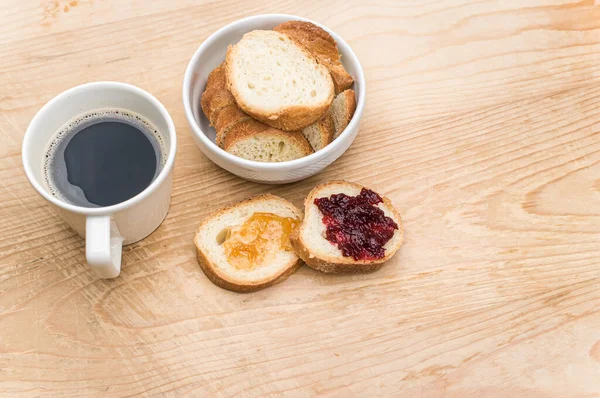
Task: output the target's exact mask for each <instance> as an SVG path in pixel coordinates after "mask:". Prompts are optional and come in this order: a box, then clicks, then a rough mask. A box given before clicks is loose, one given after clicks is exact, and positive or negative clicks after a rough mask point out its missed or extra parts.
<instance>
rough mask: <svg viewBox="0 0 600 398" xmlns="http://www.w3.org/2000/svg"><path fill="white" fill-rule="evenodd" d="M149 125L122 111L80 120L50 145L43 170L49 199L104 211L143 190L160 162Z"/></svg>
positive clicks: (160, 153) (160, 154) (158, 141)
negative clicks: (52, 198)
mask: <svg viewBox="0 0 600 398" xmlns="http://www.w3.org/2000/svg"><path fill="white" fill-rule="evenodd" d="M162 146H163V145H162V141H161V139H160V135H159V134H158V133H157V132H156V130H155V129H154V128H153V126H152V125H150V123H148V122H147V121H145V120H144V119H142V118H141V117H140V116H138V115H135V114H132V113H130V112H127V111H121V110H110V111H108V110H105V111H99V112H92V113H90V114H86V115H83V116H81V117H79V118H77V119H76V120H75V121H73V122H71V123H70V124H69V125H68V126H66V127H65V128H63V129H62V130H61V131H60V132H59V133H58V134H57V135H56V137H55V139H54V140H53V141H52V143H51V144H50V147H49V149H48V151H47V155H46V162H45V167H44V172H45V177H46V182H47V184H48V187H49V188H50V191H51V192H52V194H53V195H55V196H56V197H58V198H59V199H61V200H65V201H67V202H69V203H72V204H75V205H77V206H84V207H104V206H111V205H115V204H117V203H121V202H124V201H126V200H128V199H130V198H132V197H134V196H135V195H137V194H139V193H140V192H142V191H143V190H144V189H146V188H147V187H148V186H149V185H150V184H151V183H152V181H153V180H154V178H156V176H157V175H158V172H159V171H160V168H161V167H162V163H163V153H164V151H163V150H162Z"/></svg>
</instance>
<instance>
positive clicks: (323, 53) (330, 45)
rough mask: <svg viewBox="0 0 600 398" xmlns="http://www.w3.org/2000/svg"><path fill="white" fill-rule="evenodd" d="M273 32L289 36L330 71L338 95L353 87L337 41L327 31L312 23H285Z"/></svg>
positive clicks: (352, 80)
mask: <svg viewBox="0 0 600 398" xmlns="http://www.w3.org/2000/svg"><path fill="white" fill-rule="evenodd" d="M273 30H274V31H277V32H281V33H285V34H286V35H288V36H289V37H290V38H291V39H292V40H294V41H295V42H296V43H298V44H300V45H302V46H303V47H305V48H306V49H307V50H308V51H309V52H310V53H311V54H312V55H314V56H315V57H316V58H317V60H318V61H319V62H320V63H321V64H323V65H325V66H326V67H327V69H329V72H330V73H331V77H332V78H333V84H334V86H335V93H336V94H338V93H341V92H342V91H344V90H346V89H349V88H350V87H351V86H352V83H354V79H353V78H352V76H350V74H349V73H348V72H347V71H346V69H345V68H344V65H342V63H341V61H340V57H341V56H340V53H339V51H338V48H337V44H336V42H335V40H334V39H333V37H331V35H330V34H329V33H327V32H326V31H325V30H323V29H322V28H320V27H318V26H317V25H315V24H313V23H311V22H304V21H288V22H284V23H282V24H280V25H277V26H276V27H274V28H273Z"/></svg>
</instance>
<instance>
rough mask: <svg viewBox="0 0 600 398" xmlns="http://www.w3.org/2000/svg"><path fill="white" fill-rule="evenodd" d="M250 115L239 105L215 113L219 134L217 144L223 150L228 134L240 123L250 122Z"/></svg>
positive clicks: (216, 127)
mask: <svg viewBox="0 0 600 398" xmlns="http://www.w3.org/2000/svg"><path fill="white" fill-rule="evenodd" d="M250 119H251V117H250V115H248V114H246V113H244V112H242V111H241V110H240V108H238V107H237V105H235V104H233V105H229V106H226V107H225V108H223V109H221V110H220V111H218V112H215V123H214V127H215V130H216V132H217V136H216V142H217V145H218V146H220V147H221V148H223V147H224V144H225V137H227V133H228V132H229V131H230V130H231V129H232V128H233V127H234V126H235V125H237V124H238V123H241V122H244V121H247V120H250Z"/></svg>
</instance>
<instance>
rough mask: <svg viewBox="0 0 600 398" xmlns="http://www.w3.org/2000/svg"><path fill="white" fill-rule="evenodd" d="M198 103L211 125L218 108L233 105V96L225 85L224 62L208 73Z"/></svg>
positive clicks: (214, 121)
mask: <svg viewBox="0 0 600 398" xmlns="http://www.w3.org/2000/svg"><path fill="white" fill-rule="evenodd" d="M200 105H201V106H202V111H203V112H204V114H205V115H206V118H207V119H208V121H209V122H210V125H211V126H215V123H216V117H217V116H218V112H219V111H220V110H222V109H223V108H225V107H228V106H232V105H233V106H235V98H233V95H231V93H230V92H229V91H228V90H227V86H226V85H225V66H224V64H221V65H219V66H218V67H217V68H216V69H215V70H213V71H212V72H210V74H209V75H208V79H207V81H206V88H205V89H204V92H203V93H202V98H201V99H200Z"/></svg>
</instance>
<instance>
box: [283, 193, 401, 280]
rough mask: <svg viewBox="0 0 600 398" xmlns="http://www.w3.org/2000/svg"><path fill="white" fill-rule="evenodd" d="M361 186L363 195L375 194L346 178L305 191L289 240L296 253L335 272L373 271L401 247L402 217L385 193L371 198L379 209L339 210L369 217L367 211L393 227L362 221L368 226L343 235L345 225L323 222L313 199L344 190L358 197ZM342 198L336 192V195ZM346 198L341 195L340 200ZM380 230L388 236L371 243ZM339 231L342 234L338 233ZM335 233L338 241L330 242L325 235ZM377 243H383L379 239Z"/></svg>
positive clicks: (331, 196) (344, 214)
mask: <svg viewBox="0 0 600 398" xmlns="http://www.w3.org/2000/svg"><path fill="white" fill-rule="evenodd" d="M363 189H364V190H365V194H364V195H365V196H367V195H368V197H369V198H375V196H374V195H376V194H375V193H374V192H373V191H370V190H368V189H367V188H364V187H363V186H361V185H359V184H355V183H351V182H347V181H330V182H327V183H324V184H321V185H318V186H317V187H315V188H314V189H313V190H312V191H311V192H310V193H309V195H308V197H307V198H306V200H305V202H304V220H303V221H302V223H301V224H300V225H299V226H298V227H297V228H296V229H295V230H294V232H293V233H292V235H291V237H290V240H291V242H292V246H293V247H294V249H295V250H296V253H297V254H298V256H299V257H300V258H301V259H302V260H303V261H304V262H305V263H306V264H307V265H308V266H310V267H311V268H314V269H317V270H319V271H323V272H327V273H334V274H348V273H365V272H373V271H376V270H378V269H379V268H381V267H382V266H383V264H384V263H385V262H386V261H388V260H389V259H390V258H391V257H392V256H393V255H394V254H395V253H396V251H397V250H398V249H399V248H400V245H401V244H402V239H403V235H404V230H403V228H402V220H401V218H400V214H399V213H398V211H397V210H396V209H394V207H393V205H392V203H391V201H390V200H389V199H388V198H386V197H385V196H377V198H379V199H380V200H381V202H379V199H376V200H372V202H371V203H375V202H378V203H375V204H372V206H373V207H376V208H377V209H379V210H372V209H366V210H365V209H364V208H355V209H353V210H352V211H351V212H352V214H350V213H349V212H346V211H345V210H339V209H337V210H336V211H341V213H339V215H340V217H341V218H342V219H343V218H346V220H350V218H351V217H354V218H357V217H358V218H361V217H362V219H363V220H368V219H367V218H366V217H367V216H368V214H369V212H374V213H376V214H377V215H378V216H379V217H381V220H383V221H385V222H386V223H388V224H387V226H388V227H389V226H390V225H395V228H388V229H387V230H385V231H383V228H382V227H381V224H374V223H372V224H369V223H368V222H367V221H365V223H364V224H365V225H367V227H368V228H363V229H362V230H360V231H351V233H350V234H347V235H345V234H344V231H345V230H344V229H343V227H341V226H340V225H331V224H330V226H329V227H328V226H326V225H325V222H324V214H323V213H322V212H321V210H320V209H319V208H318V207H317V205H316V204H315V200H316V199H317V200H321V199H324V198H326V199H327V198H328V199H332V200H333V199H335V195H339V194H344V195H345V196H346V197H357V196H361V195H363V194H362V192H363ZM340 198H342V197H341V196H338V199H340ZM343 201H347V200H346V199H345V198H342V199H341V202H343ZM382 231H383V232H385V234H387V236H388V237H389V240H387V241H386V242H385V244H382V245H380V246H377V245H374V244H373V242H374V240H373V239H377V236H378V235H379V236H381V235H383V233H382ZM340 234H341V235H340ZM330 236H331V237H333V238H335V237H338V236H340V237H341V238H340V239H338V242H337V243H332V242H331V241H330V240H328V237H330ZM346 237H348V239H347V241H346V242H345V243H346V245H345V246H344V245H343V244H340V243H339V242H342V241H343V240H344V239H346ZM378 243H380V244H381V243H383V242H382V241H379V242H378ZM348 249H352V250H354V253H360V256H359V258H355V257H353V256H352V254H353V253H352V252H348Z"/></svg>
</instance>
